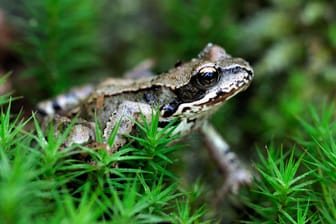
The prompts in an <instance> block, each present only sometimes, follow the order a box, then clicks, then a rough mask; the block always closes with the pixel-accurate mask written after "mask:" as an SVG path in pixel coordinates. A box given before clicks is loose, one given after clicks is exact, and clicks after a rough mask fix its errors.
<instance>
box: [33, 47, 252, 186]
mask: <svg viewBox="0 0 336 224" xmlns="http://www.w3.org/2000/svg"><path fill="white" fill-rule="evenodd" d="M138 70H139V71H137V69H135V70H134V71H135V72H136V71H137V72H139V73H143V74H146V76H144V77H140V78H136V79H135V78H133V79H131V78H125V79H118V78H110V79H107V80H105V81H103V82H102V83H100V84H98V85H88V86H83V87H80V88H76V89H73V90H72V91H70V92H69V93H67V94H63V95H60V96H58V97H56V98H55V99H53V100H49V101H44V102H41V103H40V104H39V105H38V107H37V108H38V111H39V112H40V114H42V115H43V116H44V117H45V120H50V119H51V120H54V122H55V123H56V125H57V123H62V124H64V123H67V122H69V121H70V119H71V118H72V117H74V116H77V117H78V120H77V122H76V124H75V125H74V126H73V128H72V130H71V132H70V136H69V137H68V138H67V139H66V142H65V144H66V145H71V144H73V143H78V144H87V143H90V142H94V141H95V120H97V121H98V124H99V128H100V129H101V131H102V133H103V137H104V141H105V142H106V141H107V139H108V138H109V136H110V134H111V132H112V130H113V128H114V127H115V125H116V124H117V123H119V122H120V123H119V124H120V127H119V129H118V134H117V136H116V139H115V142H114V144H113V146H112V148H110V149H108V150H110V152H111V153H112V152H113V151H115V150H118V149H119V148H120V147H122V146H123V145H124V144H125V143H127V141H128V139H127V137H125V135H124V134H130V133H132V131H133V129H134V128H135V122H134V121H135V120H137V119H139V118H140V116H141V114H143V115H144V116H145V118H146V119H148V121H150V118H151V115H152V112H153V110H157V109H159V110H160V122H159V126H160V127H161V128H162V127H164V126H165V125H167V124H168V123H169V122H170V121H172V120H175V119H176V118H177V120H178V122H176V126H177V127H176V129H175V133H178V134H180V135H181V136H184V135H187V134H188V133H190V132H191V131H194V130H199V131H200V132H201V133H202V136H203V137H204V140H205V142H206V145H207V148H208V149H209V151H210V153H211V155H212V157H213V158H214V159H215V161H216V162H217V164H218V166H219V168H220V169H221V170H222V171H223V172H225V173H226V174H227V181H226V185H227V187H228V189H231V190H232V191H237V189H238V187H239V185H241V184H244V183H249V182H250V181H251V174H250V172H249V171H247V170H246V169H244V168H243V167H242V165H241V164H240V162H239V161H238V159H237V158H236V155H235V154H234V153H233V152H232V151H230V149H229V147H228V145H227V144H226V142H225V141H224V140H223V139H222V138H221V136H220V135H219V134H218V133H217V132H216V131H215V129H214V128H213V127H212V126H211V125H210V124H209V123H208V121H207V120H208V118H209V117H210V116H211V115H212V114H213V113H214V112H215V111H216V110H217V109H218V108H219V107H220V106H221V105H222V104H224V103H225V102H226V101H227V100H229V99H230V98H232V97H233V96H235V95H236V94H237V93H239V92H241V91H243V90H245V89H246V88H247V87H248V86H249V85H250V83H251V81H252V79H253V70H252V68H251V66H250V65H249V64H248V63H247V62H246V61H245V60H243V59H241V58H233V57H231V56H230V55H229V54H227V53H226V52H225V50H224V49H223V48H221V47H219V46H217V45H213V44H208V45H207V46H206V47H205V48H204V49H203V50H202V51H201V53H200V54H199V55H198V57H197V58H194V59H192V60H191V61H189V62H185V63H178V64H177V65H176V66H175V67H174V68H172V69H170V70H169V71H168V72H166V73H163V74H160V75H157V76H153V75H148V74H150V72H149V71H145V70H146V69H143V68H142V69H138ZM47 118H48V119H47Z"/></svg>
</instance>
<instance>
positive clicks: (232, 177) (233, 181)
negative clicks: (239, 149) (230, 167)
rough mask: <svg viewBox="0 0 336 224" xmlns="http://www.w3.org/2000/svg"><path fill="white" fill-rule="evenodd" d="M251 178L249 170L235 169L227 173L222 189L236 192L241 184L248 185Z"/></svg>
mask: <svg viewBox="0 0 336 224" xmlns="http://www.w3.org/2000/svg"><path fill="white" fill-rule="evenodd" d="M252 180H253V175H252V173H251V172H250V171H248V170H246V169H243V168H241V169H238V170H235V171H234V172H231V173H230V174H229V175H228V177H227V179H226V183H225V185H224V186H223V190H224V192H227V191H231V192H233V193H235V194H236V193H238V190H239V188H240V187H241V186H243V185H250V184H251V183H252Z"/></svg>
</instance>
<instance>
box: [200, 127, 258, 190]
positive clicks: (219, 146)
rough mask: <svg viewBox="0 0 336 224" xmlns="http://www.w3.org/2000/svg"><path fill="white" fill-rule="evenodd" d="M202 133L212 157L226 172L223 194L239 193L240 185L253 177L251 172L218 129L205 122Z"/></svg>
mask: <svg viewBox="0 0 336 224" xmlns="http://www.w3.org/2000/svg"><path fill="white" fill-rule="evenodd" d="M201 133H202V135H203V138H204V140H205V142H206V144H207V146H208V150H209V152H210V154H211V156H212V158H213V159H214V160H215V161H216V163H217V165H218V167H219V169H220V171H221V172H222V173H224V174H226V179H225V184H224V185H223V187H222V189H221V194H223V195H224V194H226V193H227V192H230V191H231V192H233V193H237V192H238V190H239V188H240V186H242V185H246V184H250V183H251V182H252V179H253V176H252V174H251V172H249V171H248V170H247V169H245V168H244V167H243V166H242V164H241V162H240V161H239V159H238V157H237V156H236V154H235V153H234V152H232V151H231V150H230V147H229V146H228V144H227V143H226V142H225V141H224V140H223V139H222V137H221V136H220V135H219V134H218V133H217V132H216V130H215V129H214V128H213V127H212V126H211V125H209V124H208V123H205V124H204V126H203V127H202V129H201Z"/></svg>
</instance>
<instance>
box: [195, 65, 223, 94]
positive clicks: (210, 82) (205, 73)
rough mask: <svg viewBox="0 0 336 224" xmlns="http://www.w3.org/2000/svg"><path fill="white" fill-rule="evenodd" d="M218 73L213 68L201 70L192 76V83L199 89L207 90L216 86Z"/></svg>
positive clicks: (208, 67)
mask: <svg viewBox="0 0 336 224" xmlns="http://www.w3.org/2000/svg"><path fill="white" fill-rule="evenodd" d="M218 80H219V71H218V69H217V68H216V67H214V66H207V67H203V68H201V69H200V70H199V71H198V72H197V74H196V75H195V76H194V83H195V85H196V87H198V88H199V89H208V88H209V87H212V86H214V85H216V84H217V82H218Z"/></svg>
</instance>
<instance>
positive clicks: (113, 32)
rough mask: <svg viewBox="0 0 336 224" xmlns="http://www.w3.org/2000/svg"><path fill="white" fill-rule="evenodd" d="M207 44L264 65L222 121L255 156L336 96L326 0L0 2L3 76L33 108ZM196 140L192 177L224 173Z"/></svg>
mask: <svg viewBox="0 0 336 224" xmlns="http://www.w3.org/2000/svg"><path fill="white" fill-rule="evenodd" d="M208 42H213V43H216V44H219V45H221V46H223V47H224V48H225V49H226V51H227V52H229V53H230V54H231V55H233V56H237V57H242V58H244V59H246V60H247V61H249V62H250V63H251V64H252V66H253V67H254V69H255V80H254V82H253V84H252V85H251V87H250V88H249V89H248V90H247V91H245V92H244V93H242V94H240V95H238V96H236V97H235V98H233V99H232V100H231V102H229V103H227V104H226V105H225V106H224V107H223V108H222V109H221V111H219V112H218V113H216V115H215V116H214V118H213V123H214V124H215V126H216V127H217V129H218V130H219V131H220V132H221V133H222V135H223V136H225V139H227V141H228V142H229V143H230V145H232V147H233V148H235V149H237V151H239V152H240V153H241V154H244V155H245V159H246V160H247V161H251V160H254V159H255V153H254V152H255V149H256V147H259V148H261V149H262V148H264V146H265V145H267V144H269V143H270V142H279V143H281V144H282V145H286V144H288V143H290V142H291V138H292V136H293V135H294V134H295V133H297V132H300V128H299V126H298V122H297V119H298V118H301V117H305V116H306V113H307V110H308V108H309V106H310V105H319V104H321V103H323V102H324V103H325V102H327V103H328V102H332V101H334V99H335V95H336V88H335V87H336V63H335V60H336V59H335V58H336V57H335V56H336V2H334V1H327V0H325V1H323V0H320V1H318V0H296V1H292V0H250V1H245V2H244V3H242V2H241V1H234V0H212V1H207V0H188V1H187V0H185V1H179V0H169V1H168V0H162V1H154V0H138V1H134V0H110V1H107V0H100V1H92V0H81V1H75V0H33V1H24V0H0V74H1V75H5V74H8V73H10V76H9V80H8V82H7V84H6V85H4V86H3V87H2V89H0V91H5V90H8V89H10V90H11V91H13V92H14V94H15V95H17V96H23V98H22V99H21V100H19V101H17V102H18V103H17V104H18V105H16V107H17V108H20V107H22V105H24V109H25V111H28V112H29V111H30V110H31V108H33V106H34V105H35V104H36V103H37V102H38V101H40V100H42V99H45V98H48V97H52V96H54V95H56V94H57V93H60V92H62V91H65V90H67V89H69V88H70V87H71V86H74V85H78V84H81V83H85V82H92V81H97V80H100V79H103V77H107V76H121V75H122V74H123V73H124V72H125V71H127V70H129V69H131V68H132V67H134V66H135V65H137V64H138V63H139V62H141V61H143V60H144V59H146V58H152V59H154V60H155V61H156V66H155V68H154V70H155V72H158V73H159V72H161V71H166V70H167V69H169V68H171V67H172V66H173V65H174V64H175V62H176V61H178V60H182V61H183V60H184V61H186V60H189V59H190V58H193V57H196V56H197V54H198V52H199V51H200V50H201V49H202V48H203V47H204V46H205V45H206V44H207V43H208ZM29 113H30V112H29ZM190 142H191V145H195V146H194V147H187V148H188V149H186V150H185V151H183V153H182V152H181V154H183V155H182V157H184V158H185V159H184V161H188V162H187V165H186V166H187V167H189V168H194V171H197V172H196V173H197V175H195V173H192V174H190V173H189V174H186V177H188V178H189V179H190V180H191V181H193V180H194V179H195V178H196V176H199V175H200V176H203V177H205V179H210V180H214V179H216V180H218V179H220V178H219V177H218V174H216V172H209V169H212V170H215V168H214V167H212V166H211V165H209V164H212V163H209V161H208V158H207V154H206V153H205V150H203V149H198V147H199V146H197V145H199V144H198V142H197V140H195V138H193V139H192V140H191V141H190ZM190 142H189V143H188V144H190ZM190 148H191V149H190ZM209 166H210V167H209ZM196 168H197V169H196ZM209 174H210V175H209ZM188 178H187V179H188ZM208 185H210V187H209V189H211V188H212V185H211V184H208ZM219 185H220V183H217V185H216V184H214V186H217V187H218V186H219Z"/></svg>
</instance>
